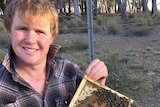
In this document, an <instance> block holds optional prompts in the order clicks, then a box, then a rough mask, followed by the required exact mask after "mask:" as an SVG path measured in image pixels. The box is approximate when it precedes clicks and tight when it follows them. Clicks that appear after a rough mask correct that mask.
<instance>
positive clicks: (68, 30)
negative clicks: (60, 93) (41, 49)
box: [0, 15, 160, 107]
mask: <svg viewBox="0 0 160 107" xmlns="http://www.w3.org/2000/svg"><path fill="white" fill-rule="evenodd" d="M155 19H156V18H155ZM157 21H159V20H158V18H157V20H156V22H157ZM153 23H154V20H153V19H151V18H150V17H149V16H146V15H142V16H136V17H134V18H132V19H130V20H129V21H124V20H122V19H120V18H119V17H118V16H115V17H114V16H112V17H108V16H105V17H102V16H101V17H98V18H97V19H94V27H95V28H96V34H94V36H95V38H94V40H95V41H94V46H95V57H96V58H99V59H101V60H103V61H104V62H105V64H106V65H107V67H108V71H109V76H108V79H107V82H106V85H108V86H109V87H111V88H113V89H115V90H117V91H119V92H121V93H122V94H125V95H127V96H129V97H131V98H133V99H135V101H136V102H138V103H140V104H141V105H143V106H144V107H154V106H153V105H155V104H157V105H158V103H157V102H156V101H157V98H159V97H156V98H154V96H155V95H157V96H158V95H159V94H158V92H159V91H157V90H159V88H158V82H159V83H160V79H159V78H160V68H159V67H158V64H159V57H160V49H158V47H154V46H159V43H160V40H158V39H153V40H151V42H148V41H145V42H144V43H143V44H141V45H140V46H138V47H136V48H134V46H132V47H131V48H129V46H130V41H128V44H126V45H128V47H126V48H124V49H119V48H114V49H111V47H112V45H113V46H114V45H115V44H116V43H115V42H114V37H116V36H117V35H121V38H123V39H126V38H128V39H130V38H131V39H132V38H133V41H134V39H135V38H138V39H142V38H144V37H146V38H148V37H149V36H151V35H152V34H153V32H154V31H155V30H154V29H155V28H156V27H157V26H155V25H154V24H153ZM2 26H3V25H1V24H0V29H1V28H3V27H4V26H3V27H2ZM59 28H60V35H58V36H57V39H56V40H55V41H54V42H55V43H56V44H60V45H61V46H62V48H61V49H60V51H59V53H58V54H57V56H60V57H64V58H67V59H69V60H71V61H73V62H74V63H76V64H78V65H79V66H80V68H81V69H82V71H85V69H86V66H87V65H88V64H89V54H88V41H87V30H86V28H87V27H86V21H85V20H84V21H80V20H78V21H77V20H76V19H72V20H65V21H62V22H61V23H60V26H59ZM81 28H84V29H81ZM0 31H1V30H0ZM104 34H105V35H104ZM101 35H103V36H101ZM109 37H113V38H112V39H113V40H109V39H110V38H109ZM138 39H137V40H138ZM110 41H112V42H113V43H110V44H112V45H110V46H109V45H108V42H110ZM117 41H118V40H117ZM8 45H9V39H8V37H7V34H6V33H5V30H3V31H1V33H0V47H1V50H0V61H2V60H3V57H4V55H5V53H6V50H5V49H6V48H7V47H8ZM140 47H142V48H141V49H139V48H140ZM156 62H157V63H158V64H157V63H156ZM154 73H155V74H156V75H154ZM153 75H154V76H153ZM150 98H153V100H151V101H148V100H149V99H150ZM158 106H159V105H158ZM155 107H156V106H155Z"/></svg>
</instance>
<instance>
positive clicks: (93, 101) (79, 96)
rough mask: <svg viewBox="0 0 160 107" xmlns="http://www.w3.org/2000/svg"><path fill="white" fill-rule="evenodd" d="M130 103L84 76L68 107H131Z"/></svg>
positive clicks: (111, 90) (128, 99)
mask: <svg viewBox="0 0 160 107" xmlns="http://www.w3.org/2000/svg"><path fill="white" fill-rule="evenodd" d="M132 103H133V100H132V99H130V98H128V97H127V96H125V95H123V94H121V93H119V92H117V91H115V90H113V89H111V88H109V87H107V86H104V85H101V84H99V83H97V82H95V81H93V80H91V79H89V78H88V77H87V76H84V78H83V79H82V81H81V83H80V85H79V87H78V89H77V91H76V93H75V94H74V96H73V98H72V100H71V102H70V105H69V107H112V106H114V107H121V106H122V107H131V104H132Z"/></svg>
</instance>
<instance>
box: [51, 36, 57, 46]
mask: <svg viewBox="0 0 160 107" xmlns="http://www.w3.org/2000/svg"><path fill="white" fill-rule="evenodd" d="M55 37H56V36H55V35H52V38H51V43H50V44H52V43H53V42H54V39H55Z"/></svg>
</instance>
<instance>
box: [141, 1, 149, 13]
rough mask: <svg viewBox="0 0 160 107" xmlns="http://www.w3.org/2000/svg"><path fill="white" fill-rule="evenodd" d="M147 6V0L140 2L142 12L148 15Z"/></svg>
mask: <svg viewBox="0 0 160 107" xmlns="http://www.w3.org/2000/svg"><path fill="white" fill-rule="evenodd" d="M147 4H148V3H147V0H142V7H143V10H142V12H144V13H148V12H149V10H148V6H147Z"/></svg>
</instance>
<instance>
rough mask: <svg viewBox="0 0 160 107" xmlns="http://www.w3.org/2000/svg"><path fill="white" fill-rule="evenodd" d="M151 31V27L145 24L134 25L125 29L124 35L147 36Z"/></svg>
mask: <svg viewBox="0 0 160 107" xmlns="http://www.w3.org/2000/svg"><path fill="white" fill-rule="evenodd" d="M151 32H152V29H151V28H150V27H147V26H143V27H142V26H141V27H139V26H136V27H133V26H132V27H130V28H129V29H128V30H125V34H124V35H125V36H137V37H141V36H149V34H150V33H151Z"/></svg>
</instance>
